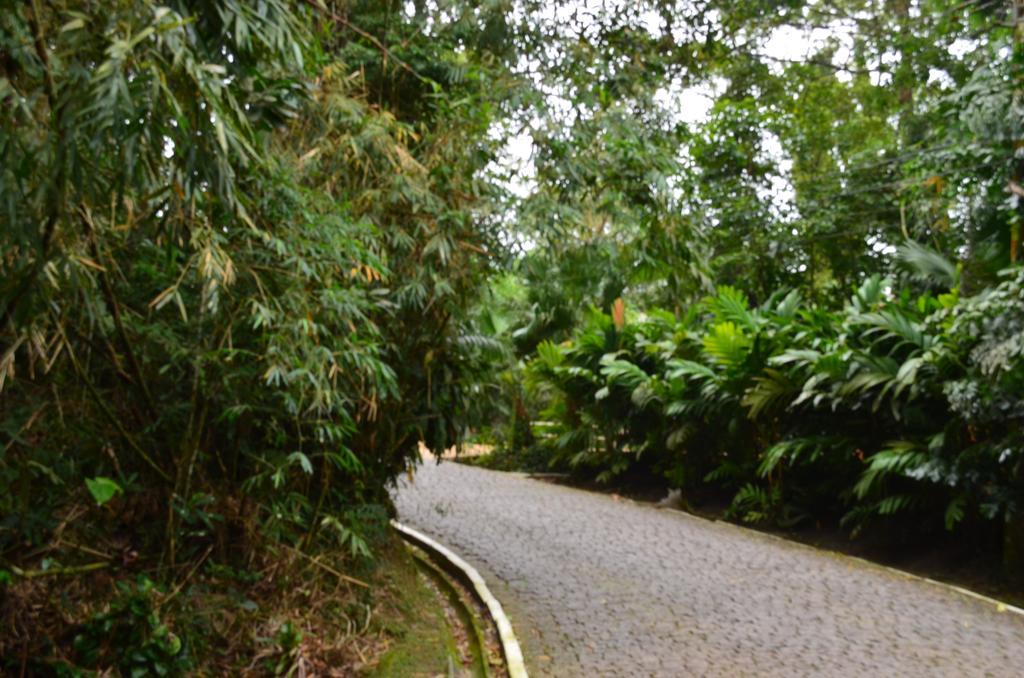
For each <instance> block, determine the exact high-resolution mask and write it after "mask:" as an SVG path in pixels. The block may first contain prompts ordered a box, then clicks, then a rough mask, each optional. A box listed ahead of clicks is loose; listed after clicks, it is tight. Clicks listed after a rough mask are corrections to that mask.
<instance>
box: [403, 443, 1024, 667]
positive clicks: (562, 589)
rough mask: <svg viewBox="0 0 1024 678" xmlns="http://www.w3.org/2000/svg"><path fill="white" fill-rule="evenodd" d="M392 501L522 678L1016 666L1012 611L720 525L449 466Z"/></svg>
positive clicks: (1021, 639) (1021, 662)
mask: <svg viewBox="0 0 1024 678" xmlns="http://www.w3.org/2000/svg"><path fill="white" fill-rule="evenodd" d="M397 505H398V511H399V517H400V519H401V520H402V521H404V522H406V523H407V524H409V525H411V526H413V527H415V528H417V529H419V530H421V531H423V532H425V533H428V534H430V535H432V536H434V537H436V538H437V539H439V540H441V541H442V542H443V543H445V544H447V545H448V546H451V547H453V548H454V549H455V550H456V551H458V552H459V553H460V554H461V555H462V556H463V557H465V558H466V559H467V560H468V561H469V562H470V563H472V564H473V565H475V566H476V567H478V569H479V570H480V571H481V574H483V576H484V577H485V578H486V579H487V580H488V583H489V584H490V586H491V589H492V591H493V592H494V594H495V595H496V596H498V598H499V599H501V601H502V604H503V605H504V606H505V608H506V610H507V612H508V614H509V617H510V618H511V619H512V624H513V626H514V627H515V629H516V633H517V635H519V637H520V642H521V643H522V644H523V648H524V652H525V653H526V655H527V663H528V665H529V667H530V669H531V673H532V674H534V675H553V676H582V675H589V676H647V675H652V676H691V675H693V676H697V675H711V676H744V675H757V676H798V675H828V676H836V675H842V676H863V675H871V676H874V677H876V678H878V677H880V676H1013V677H1015V678H1020V677H1021V676H1024V617H1021V616H1019V615H1016V614H1013V613H1012V612H1009V611H1006V612H999V611H998V610H997V609H995V608H994V607H993V606H992V605H991V604H989V603H985V602H981V601H977V600H974V599H971V598H968V597H966V596H963V595H961V594H958V593H956V592H953V591H949V590H947V589H945V588H941V587H938V586H933V585H929V584H926V583H923V582H920V581H916V580H912V579H908V578H905V577H903V576H900V575H898V574H894V573H892V572H889V571H887V570H884V569H881V568H877V567H874V566H871V565H868V564H865V563H861V562H859V561H856V560H852V559H849V558H845V557H842V556H837V555H835V554H830V553H827V552H818V551H814V550H812V549H810V548H807V547H803V546H800V545H797V544H790V543H788V542H783V541H781V540H777V539H773V538H771V537H768V536H765V535H761V534H758V533H755V532H751V531H749V530H744V529H741V528H737V527H734V526H731V525H727V524H723V523H715V522H710V521H706V520H702V519H699V518H696V517H693V516H688V515H686V514H682V513H678V512H674V511H659V510H658V509H655V508H652V507H649V506H644V505H639V504H633V503H631V502H628V501H626V500H618V501H617V500H616V499H614V498H612V497H609V496H605V495H600V494H591V493H587V492H583V491H580V490H575V489H571V488H567V487H561V486H557V485H551V484H549V483H543V482H540V481H536V480H530V479H526V478H523V477H520V476H517V475H512V474H504V473H497V472H493V471H484V470H481V469H475V468H470V467H466V466H462V465H459V464H455V463H444V464H441V465H440V466H436V465H435V464H433V463H432V462H428V463H427V464H425V465H424V466H423V467H421V468H420V469H419V470H418V471H417V473H416V476H415V479H414V482H413V483H412V484H409V483H403V485H402V487H401V488H400V491H399V493H398V495H397Z"/></svg>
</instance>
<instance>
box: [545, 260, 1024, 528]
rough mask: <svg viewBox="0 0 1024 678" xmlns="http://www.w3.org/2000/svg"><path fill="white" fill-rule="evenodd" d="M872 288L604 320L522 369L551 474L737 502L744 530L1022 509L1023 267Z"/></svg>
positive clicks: (948, 518)
mask: <svg viewBox="0 0 1024 678" xmlns="http://www.w3.org/2000/svg"><path fill="white" fill-rule="evenodd" d="M892 285H893V283H892V281H889V280H883V279H880V278H878V277H877V276H876V277H872V278H869V279H867V280H866V281H865V282H864V283H863V284H862V285H860V286H859V287H858V288H857V289H856V290H855V291H854V293H853V294H852V296H851V297H850V299H849V301H848V302H847V303H846V305H845V306H844V307H843V308H842V309H841V310H835V311H832V310H828V309H826V308H822V307H820V306H815V305H813V304H808V303H806V302H804V301H802V300H801V298H800V296H799V295H798V294H797V293H795V292H790V293H780V294H776V295H774V296H773V297H772V298H770V299H769V300H768V301H766V302H765V303H764V304H762V305H761V306H759V307H757V308H750V305H749V303H748V301H747V299H746V298H745V296H744V295H743V294H742V293H740V292H738V291H737V290H735V289H733V288H729V287H721V288H719V290H718V294H717V295H715V296H713V297H710V298H708V299H706V300H705V301H704V302H703V304H701V305H700V307H699V308H697V309H694V310H693V312H692V313H690V314H689V315H688V316H686V317H684V318H682V319H678V320H677V319H676V318H675V317H674V316H672V315H671V314H668V313H663V312H652V313H647V314H638V315H636V316H635V317H632V318H630V319H629V320H628V322H627V321H626V319H625V318H621V319H618V322H616V319H615V318H613V317H612V316H609V315H606V314H603V313H600V312H597V311H594V312H593V313H592V314H591V316H590V318H589V320H588V322H587V323H586V324H585V326H584V327H583V328H582V329H581V330H580V331H579V332H577V333H576V334H575V335H574V336H573V337H572V339H571V340H569V341H566V342H564V343H562V344H553V343H550V342H549V343H544V344H541V345H540V346H539V347H538V349H537V353H536V357H534V358H533V360H532V361H531V362H530V363H529V365H528V367H527V375H528V378H529V380H530V381H529V383H530V385H531V393H532V394H533V396H534V397H536V398H538V399H540V400H541V401H542V402H543V403H544V404H545V408H544V409H543V411H542V412H541V414H540V418H541V419H542V420H543V421H542V422H540V423H538V424H536V425H535V433H536V434H537V436H538V438H539V439H540V440H541V441H542V443H543V444H544V445H546V447H547V448H548V450H549V454H550V460H551V463H553V464H565V465H568V466H570V467H577V468H581V467H582V468H590V469H592V471H593V472H595V473H596V474H597V477H598V478H599V479H609V478H612V477H614V476H615V475H617V474H621V473H623V472H625V471H627V470H629V469H631V468H635V467H637V466H643V467H644V468H646V469H648V470H650V471H654V472H656V473H660V474H662V475H663V476H664V477H665V478H666V479H668V481H669V482H670V483H671V484H672V485H674V486H679V487H682V488H684V489H690V490H692V489H695V488H696V487H698V486H700V485H703V484H706V483H711V484H715V485H717V486H721V487H727V488H728V487H731V488H732V489H733V492H735V499H734V502H733V508H732V510H733V512H734V513H735V514H736V515H737V516H739V517H741V518H743V519H745V520H748V521H763V520H774V521H777V522H782V523H787V522H792V521H795V520H798V519H799V518H800V517H801V516H814V517H816V518H820V517H822V516H828V515H837V516H842V520H843V522H844V524H846V525H847V526H849V527H850V528H851V529H854V530H857V529H859V528H861V527H862V526H863V525H864V524H866V523H867V522H868V521H871V520H874V519H879V518H883V519H884V518H886V517H889V516H892V515H894V514H898V513H901V512H915V513H916V514H918V515H920V516H921V517H922V518H923V519H924V520H925V521H926V522H931V523H933V524H935V523H937V524H942V525H945V527H947V528H950V529H951V528H953V527H954V526H956V525H957V524H958V523H960V522H961V521H963V520H964V519H965V518H966V517H967V516H975V517H980V518H982V519H987V520H992V521H997V522H1002V521H1005V520H1009V519H1014V517H1019V516H1020V514H1021V512H1022V511H1024V506H1021V502H1020V497H1022V496H1024V484H1022V482H1024V481H1022V475H1021V471H1020V469H1021V465H1022V463H1024V457H1022V453H1021V450H1022V446H1021V443H1022V440H1021V417H1022V416H1024V409H1022V406H1024V390H1022V381H1021V380H1022V379H1024V362H1022V360H1021V350H1022V343H1021V342H1022V340H1024V334H1022V333H1021V328H1022V327H1024V325H1022V323H1024V310H1022V309H1024V307H1022V305H1021V301H1022V300H1024V288H1022V285H1024V273H1022V270H1021V269H1019V268H1018V269H1013V270H1011V271H1007V272H1006V273H1005V274H1004V276H1003V281H1002V282H1001V283H999V284H998V285H997V286H995V287H993V288H990V289H986V290H984V291H982V292H979V293H978V294H975V295H972V296H970V297H965V298H960V297H959V295H958V293H957V291H956V289H953V290H952V291H950V292H948V293H944V294H938V295H935V294H932V293H930V292H924V293H920V294H912V293H911V292H910V290H909V289H903V290H894V289H893V288H892Z"/></svg>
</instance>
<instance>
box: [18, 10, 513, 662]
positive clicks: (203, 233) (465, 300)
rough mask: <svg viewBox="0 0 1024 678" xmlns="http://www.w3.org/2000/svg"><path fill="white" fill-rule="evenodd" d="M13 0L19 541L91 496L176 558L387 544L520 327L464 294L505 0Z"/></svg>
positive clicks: (98, 528) (358, 552) (470, 279)
mask: <svg viewBox="0 0 1024 678" xmlns="http://www.w3.org/2000/svg"><path fill="white" fill-rule="evenodd" d="M0 14H2V17H0V54H2V59H0V100H2V104H3V105H2V106H0V210H2V213H3V218H2V221H3V223H4V227H3V228H2V229H0V253H2V254H0V430H2V431H3V439H2V441H0V450H2V451H0V484H2V486H3V487H4V488H16V489H15V490H14V491H11V492H7V491H4V492H0V559H2V560H0V562H4V564H5V565H6V563H7V561H8V560H10V561H12V562H16V563H19V564H20V565H21V566H24V567H21V568H20V570H21V571H25V570H29V569H31V568H32V564H31V563H26V562H21V561H22V559H24V558H30V559H31V558H35V557H36V556H34V555H33V556H30V555H28V554H33V553H34V554H38V553H42V552H44V551H45V550H46V549H47V548H49V547H48V546H47V545H48V544H50V542H51V540H52V539H53V535H54V530H55V529H58V528H59V526H61V525H62V522H61V521H62V520H64V518H65V517H66V516H68V515H75V516H76V517H77V516H79V511H80V508H79V507H80V506H84V505H85V504H88V505H91V508H89V507H88V506H84V508H81V510H84V511H86V513H85V514H84V516H83V517H82V519H81V521H80V523H79V525H78V526H76V529H77V528H78V527H80V529H81V530H82V533H83V537H84V538H85V539H86V540H88V541H89V543H92V544H96V545H99V547H100V548H99V552H105V551H106V550H107V549H108V548H110V549H111V550H113V547H108V546H106V545H107V544H108V542H110V541H111V540H116V541H117V542H118V543H119V544H120V540H121V539H122V538H128V539H130V541H131V544H132V550H133V551H135V550H137V551H138V552H139V553H138V554H137V555H138V556H139V557H140V558H141V560H143V561H144V562H146V563H149V564H153V565H154V566H155V567H157V568H158V572H159V574H158V575H154V576H155V578H156V579H158V580H161V579H163V578H164V577H166V578H176V577H179V576H181V575H182V574H183V573H186V572H188V569H187V568H186V569H182V566H183V565H185V564H187V563H188V562H190V561H193V560H195V559H198V558H203V557H206V555H204V554H207V555H208V553H209V552H210V549H213V548H216V550H217V554H218V557H219V558H221V559H222V560H224V561H226V562H225V565H230V564H231V563H233V562H234V561H235V559H239V560H241V561H243V562H247V563H248V562H251V560H252V559H253V558H254V557H256V555H257V554H258V552H259V551H260V549H263V548H266V547H267V545H268V542H271V543H272V542H283V543H284V544H285V545H286V546H288V547H289V548H297V549H300V550H308V549H313V548H336V547H338V546H340V547H341V548H342V549H343V550H344V552H345V553H347V554H349V556H350V558H351V560H352V561H353V562H359V561H364V560H366V559H367V558H368V557H369V556H370V554H371V549H372V546H373V545H374V543H375V541H376V540H377V539H378V538H379V536H380V535H381V533H382V532H383V529H384V528H383V527H382V525H386V516H387V511H388V510H389V506H390V500H389V498H388V485H389V484H390V483H391V482H392V481H393V480H394V478H395V477H396V476H398V475H399V474H400V473H402V472H404V471H405V470H406V469H407V468H408V467H409V465H410V464H412V463H415V461H416V460H417V459H418V455H419V452H418V444H419V442H420V441H425V442H426V443H427V444H428V445H429V446H430V447H431V449H433V450H435V451H438V450H441V449H444V448H447V447H449V446H451V445H454V444H456V443H458V442H459V441H460V440H461V438H462V436H463V435H464V434H465V432H466V430H467V428H468V426H469V425H470V424H471V423H473V422H476V421H479V418H480V406H479V402H480V397H479V389H480V388H482V387H481V386H480V384H481V383H483V382H484V378H485V377H487V376H489V375H490V374H491V370H490V368H489V363H490V361H492V360H494V358H495V355H498V354H500V349H502V346H500V345H498V344H496V343H495V342H494V341H492V339H491V338H490V337H488V336H485V335H482V334H481V333H480V332H479V331H478V330H477V328H476V327H475V326H474V323H475V322H476V320H477V319H476V318H475V317H474V315H473V312H472V306H473V304H474V302H475V301H476V300H477V299H478V298H480V296H481V294H482V293H483V287H484V282H485V279H486V276H487V275H488V273H489V271H490V269H491V267H492V266H493V262H494V261H496V260H498V259H500V258H501V257H502V256H503V253H504V245H503V244H502V242H501V241H500V240H499V238H498V225H497V222H496V220H495V219H493V218H491V217H490V216H489V214H490V212H491V210H492V204H493V202H494V201H495V200H496V198H497V195H498V191H497V190H496V189H495V188H494V187H493V186H490V185H489V184H487V183H486V182H483V181H480V180H479V179H478V176H479V175H480V174H481V173H482V172H483V170H484V168H485V167H486V166H487V165H488V163H489V162H490V161H491V159H492V157H493V155H494V149H495V148H496V147H497V146H498V145H499V144H500V140H498V139H495V138H493V136H492V135H491V134H490V130H491V125H492V122H493V121H494V119H495V118H496V116H497V115H498V114H499V112H500V110H501V108H502V106H504V102H505V97H506V96H507V94H508V92H509V91H510V90H511V89H513V88H514V81H513V79H512V78H511V77H509V76H508V70H507V65H506V61H505V59H506V58H507V57H508V56H509V55H508V53H507V51H506V50H505V47H504V46H503V45H502V44H501V41H500V40H498V39H496V38H495V36H494V35H493V34H492V35H491V36H490V38H489V39H484V38H482V37H480V36H473V31H472V30H470V27H471V25H472V24H474V23H475V22H483V23H488V22H491V21H492V20H493V19H494V18H495V17H496V16H498V15H499V14H500V8H498V7H495V8H490V9H488V10H487V11H479V10H478V8H476V7H471V6H469V5H466V6H460V7H457V8H456V7H449V6H448V5H447V4H445V5H444V6H443V7H431V8H424V9H423V11H422V12H417V13H416V14H415V15H413V14H410V13H407V12H405V11H403V9H402V7H400V6H399V5H398V3H334V2H330V3H292V2H285V1H283V0H269V1H268V2H263V3H260V4H259V7H256V6H255V5H251V4H250V3H244V2H225V3H192V2H170V3H167V4H166V6H155V5H150V4H146V3H138V2H112V3H93V2H84V1H80V0H63V1H61V2H48V3H42V2H29V3H21V4H18V5H16V6H15V5H11V6H10V7H8V8H7V9H5V11H4V12H2V13H0ZM378 36H379V37H378ZM385 44H388V45H394V46H395V47H394V50H390V51H389V50H388V49H387V48H386V47H385V48H383V51H382V46H383V45H385ZM117 495H120V496H117ZM115 496H117V499H116V500H115ZM97 504H98V505H100V506H101V508H97V507H96V506H95V505H97ZM59 529H63V528H59ZM124 535H129V536H128V537H124ZM228 544H230V545H231V546H230V548H229V547H228V546H226V545H228ZM40 547H42V548H40ZM116 548H117V551H118V552H120V550H121V548H122V547H121V546H117V547H116ZM82 557H83V555H82V554H81V553H76V554H75V555H70V554H69V560H71V559H73V558H82ZM134 557H135V556H133V558H134ZM72 562H73V561H72ZM112 569H114V570H120V569H121V567H120V566H118V567H113V568H112ZM12 571H14V570H12ZM119 609H120V608H119ZM117 623H120V622H117ZM117 623H115V622H114V621H110V623H109V624H106V622H104V624H106V625H104V624H99V623H97V624H98V625H96V626H95V628H92V627H90V628H92V630H91V631H89V635H88V638H90V639H93V640H95V642H96V643H99V642H100V640H99V638H100V636H101V635H102V633H103V632H104V631H103V629H107V628H108V627H109V629H114V626H116V624H117ZM111 624H113V625H114V626H111ZM112 632H113V631H112ZM93 640H89V641H88V642H90V643H92V642H93ZM32 642H33V643H40V644H42V643H44V642H45V638H44V637H42V636H40V637H38V638H33V639H32ZM104 642H105V641H104ZM140 642H142V641H140ZM147 642H148V641H147ZM40 647H41V645H40ZM153 647H156V646H153ZM41 651H42V650H41ZM147 651H148V650H147ZM154 651H155V650H154ZM104 656H105V655H104ZM98 661H99V660H98ZM154 661H155V660H154ZM153 670H156V669H153Z"/></svg>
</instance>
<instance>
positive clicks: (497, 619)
mask: <svg viewBox="0 0 1024 678" xmlns="http://www.w3.org/2000/svg"><path fill="white" fill-rule="evenodd" d="M391 526H392V527H394V528H395V530H397V531H398V533H399V534H400V535H402V538H404V539H406V540H408V541H411V542H412V543H413V544H415V545H416V546H419V547H420V548H423V549H425V550H426V551H428V552H429V553H431V554H433V555H434V556H435V557H437V558H440V559H442V560H444V561H445V562H446V563H448V565H449V567H450V568H451V569H452V570H453V571H454V572H455V573H456V574H457V575H458V576H459V577H460V578H462V579H464V580H465V582H466V583H468V584H469V585H471V586H472V589H473V591H474V593H476V595H477V596H478V597H479V598H480V600H481V602H483V604H484V605H486V606H487V611H488V612H489V613H490V615H491V618H492V619H493V620H494V625H495V626H496V627H497V629H498V637H499V638H500V639H501V651H502V654H504V655H505V666H506V668H507V669H508V675H509V678H528V675H527V672H526V663H525V662H524V661H523V651H522V649H521V648H520V647H519V641H518V640H517V639H516V634H515V632H514V631H513V630H512V623H511V622H510V621H509V620H508V617H506V616H505V611H504V610H503V609H502V607H501V603H500V602H498V599H497V598H495V597H494V594H492V593H491V591H490V589H488V588H487V583H486V582H484V578H483V577H481V576H480V573H479V572H477V571H476V568H474V567H473V566H472V565H470V564H469V563H467V562H466V561H465V560H463V559H462V558H460V557H459V556H458V555H457V554H456V553H454V552H453V551H451V550H450V549H448V548H447V547H445V546H442V545H441V544H439V543H438V542H436V541H434V540H433V539H431V538H430V537H428V536H426V535H425V534H423V533H421V532H417V531H416V530H414V529H412V528H411V527H408V526H406V525H403V524H402V523H400V522H398V521H397V520H392V521H391Z"/></svg>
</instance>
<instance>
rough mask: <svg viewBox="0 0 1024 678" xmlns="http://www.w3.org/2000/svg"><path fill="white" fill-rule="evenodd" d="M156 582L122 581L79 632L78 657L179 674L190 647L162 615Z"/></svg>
mask: <svg viewBox="0 0 1024 678" xmlns="http://www.w3.org/2000/svg"><path fill="white" fill-rule="evenodd" d="M157 593H158V591H157V589H156V587H155V585H154V583H153V582H152V581H150V580H149V579H147V578H145V577H141V576H140V577H139V580H138V582H137V583H135V584H132V583H130V582H119V583H118V594H117V597H115V598H114V599H113V601H111V603H110V606H109V609H107V610H106V611H104V612H101V613H99V614H97V615H95V616H94V617H92V618H91V619H90V620H89V621H87V622H86V623H85V624H84V625H83V626H82V628H81V629H80V630H79V632H78V633H77V634H76V635H75V638H74V642H73V647H74V650H75V654H76V655H77V657H76V659H77V663H78V664H79V665H81V666H84V667H87V668H102V667H107V666H114V667H117V669H118V671H120V673H121V675H124V676H152V675H156V676H176V675H183V674H184V673H185V672H186V671H188V670H189V668H190V667H191V660H190V657H189V654H188V650H187V648H185V647H184V646H183V644H182V641H181V639H180V638H179V637H178V636H177V635H176V634H175V633H174V632H172V631H171V630H170V629H169V628H167V626H166V625H165V624H164V623H163V622H162V621H161V620H160V614H159V609H158V606H157V604H156V601H155V598H154V597H155V595H156V594H157Z"/></svg>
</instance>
